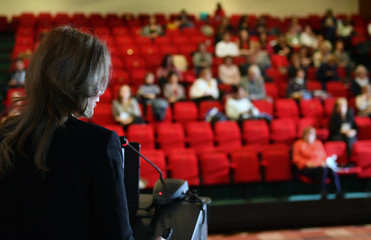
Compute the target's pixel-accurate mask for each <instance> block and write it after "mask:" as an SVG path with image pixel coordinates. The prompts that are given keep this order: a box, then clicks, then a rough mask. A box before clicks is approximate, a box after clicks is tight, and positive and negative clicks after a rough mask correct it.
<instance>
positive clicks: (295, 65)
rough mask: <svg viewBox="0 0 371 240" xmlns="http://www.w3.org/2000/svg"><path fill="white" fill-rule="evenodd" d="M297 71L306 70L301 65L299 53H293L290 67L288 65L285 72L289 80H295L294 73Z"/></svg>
mask: <svg viewBox="0 0 371 240" xmlns="http://www.w3.org/2000/svg"><path fill="white" fill-rule="evenodd" d="M298 69H303V70H304V71H305V70H306V68H305V66H304V65H303V64H302V63H301V59H300V55H299V53H293V54H292V55H291V57H290V65H289V68H288V70H287V73H288V76H289V79H291V78H295V76H296V71H297V70H298Z"/></svg>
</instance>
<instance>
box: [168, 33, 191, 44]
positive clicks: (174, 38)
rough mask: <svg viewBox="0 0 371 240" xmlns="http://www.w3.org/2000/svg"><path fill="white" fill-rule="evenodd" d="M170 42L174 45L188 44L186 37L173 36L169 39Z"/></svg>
mask: <svg viewBox="0 0 371 240" xmlns="http://www.w3.org/2000/svg"><path fill="white" fill-rule="evenodd" d="M171 42H172V43H173V44H174V45H184V44H187V43H188V42H189V39H188V36H187V35H174V36H172V37H171Z"/></svg>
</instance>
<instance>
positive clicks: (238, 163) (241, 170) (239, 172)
mask: <svg viewBox="0 0 371 240" xmlns="http://www.w3.org/2000/svg"><path fill="white" fill-rule="evenodd" d="M231 165H232V168H233V181H234V182H235V183H247V182H260V181H261V180H262V177H261V174H260V165H259V160H258V154H257V152H256V151H255V150H254V149H253V148H249V149H245V148H242V149H241V150H240V151H236V152H233V153H232V154H231Z"/></svg>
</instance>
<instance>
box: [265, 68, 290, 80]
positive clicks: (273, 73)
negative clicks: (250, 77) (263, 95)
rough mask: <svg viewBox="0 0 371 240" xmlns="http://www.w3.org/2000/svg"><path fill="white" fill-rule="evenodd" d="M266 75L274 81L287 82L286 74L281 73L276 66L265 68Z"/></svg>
mask: <svg viewBox="0 0 371 240" xmlns="http://www.w3.org/2000/svg"><path fill="white" fill-rule="evenodd" d="M265 74H266V76H267V77H269V78H271V79H272V80H273V81H274V82H275V83H282V82H287V80H288V76H287V75H283V74H282V73H281V72H280V71H279V70H278V69H277V68H267V69H266V70H265Z"/></svg>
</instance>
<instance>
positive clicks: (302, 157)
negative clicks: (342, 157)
mask: <svg viewBox="0 0 371 240" xmlns="http://www.w3.org/2000/svg"><path fill="white" fill-rule="evenodd" d="M292 158H293V162H294V164H295V167H296V168H297V173H298V174H300V175H304V176H307V177H309V178H311V179H313V180H315V181H316V182H317V183H318V184H319V187H320V192H321V195H322V199H326V195H327V186H326V185H327V184H326V180H327V178H328V177H329V178H330V179H331V182H332V183H333V184H334V186H335V189H336V197H337V198H343V193H342V190H341V185H340V180H339V177H338V175H337V173H336V171H334V170H333V169H331V168H330V167H328V166H327V165H326V161H327V158H328V156H327V154H326V151H325V148H324V146H323V144H322V142H321V141H320V140H317V139H316V129H315V128H313V127H308V128H305V129H304V131H303V135H302V138H301V139H299V140H297V141H296V142H295V143H294V146H293V151H292ZM331 158H333V159H334V158H336V155H335V156H331Z"/></svg>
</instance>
